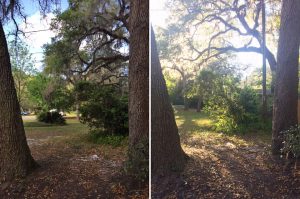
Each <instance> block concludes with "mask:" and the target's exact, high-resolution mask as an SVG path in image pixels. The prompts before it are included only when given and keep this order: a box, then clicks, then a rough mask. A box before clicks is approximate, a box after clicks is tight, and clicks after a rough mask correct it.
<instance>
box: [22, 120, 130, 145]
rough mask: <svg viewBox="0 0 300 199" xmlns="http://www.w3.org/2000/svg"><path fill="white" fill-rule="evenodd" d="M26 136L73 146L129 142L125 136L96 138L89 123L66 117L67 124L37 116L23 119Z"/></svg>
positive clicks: (123, 143)
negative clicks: (90, 130)
mask: <svg viewBox="0 0 300 199" xmlns="http://www.w3.org/2000/svg"><path fill="white" fill-rule="evenodd" d="M23 122H24V127H25V132H26V136H27V138H29V139H34V140H45V139H47V141H49V142H55V143H58V142H62V143H66V144H68V145H69V146H71V147H72V148H77V149H79V148H82V147H92V146H95V145H111V146H113V147H118V146H123V145H125V144H126V143H127V137H124V136H99V137H97V139H96V138H94V137H93V136H94V135H93V134H91V133H89V128H88V126H87V125H85V124H82V123H80V122H79V121H78V120H76V119H66V123H67V124H66V125H55V124H47V123H43V122H38V121H36V119H35V117H25V118H24V119H23Z"/></svg>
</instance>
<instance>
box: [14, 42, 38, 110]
mask: <svg viewBox="0 0 300 199" xmlns="http://www.w3.org/2000/svg"><path fill="white" fill-rule="evenodd" d="M8 48H9V54H10V61H11V65H12V74H13V77H14V82H15V87H16V91H17V96H18V101H19V103H20V106H21V108H22V109H23V110H28V109H30V108H32V106H33V105H32V103H31V102H30V99H29V93H28V89H27V83H28V82H29V80H30V78H31V77H32V76H33V75H34V74H36V69H35V68H34V65H33V59H32V54H31V53H30V52H29V49H28V48H29V47H28V46H27V45H26V44H25V43H24V42H22V41H19V40H17V41H11V42H9V45H8Z"/></svg>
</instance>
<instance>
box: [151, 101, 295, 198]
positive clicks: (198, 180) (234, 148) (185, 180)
mask: <svg viewBox="0 0 300 199" xmlns="http://www.w3.org/2000/svg"><path fill="white" fill-rule="evenodd" d="M174 108H175V115H176V120H177V125H178V129H179V131H180V137H181V141H182V146H183V149H184V150H185V152H186V153H187V154H188V155H189V156H190V157H191V159H190V161H189V162H188V164H187V166H186V168H185V171H184V172H183V173H182V174H181V175H180V176H177V177H176V178H173V179H172V180H170V181H168V182H166V183H165V184H163V185H162V184H160V186H157V187H158V189H156V190H155V193H154V194H153V196H154V197H153V198H164V197H166V198H167V197H168V198H173V197H174V198H297V196H299V195H300V189H299V188H298V187H299V186H300V180H299V176H298V177H297V175H296V176H295V175H294V174H295V172H294V174H292V173H290V174H285V173H283V160H282V159H278V158H274V157H272V156H271V155H270V145H269V143H270V142H269V141H270V137H271V136H270V134H269V133H263V132H250V133H248V134H245V135H234V134H232V135H226V134H222V133H217V132H214V131H213V130H212V122H211V121H210V122H209V119H208V117H207V115H205V114H203V113H196V112H193V111H184V110H183V109H182V108H180V107H174ZM164 186H166V187H164ZM159 189H165V190H168V191H165V192H163V191H159Z"/></svg>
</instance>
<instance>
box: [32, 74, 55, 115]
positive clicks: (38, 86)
mask: <svg viewBox="0 0 300 199" xmlns="http://www.w3.org/2000/svg"><path fill="white" fill-rule="evenodd" d="M49 83H50V78H48V77H47V76H45V75H44V74H42V73H39V74H37V75H36V76H34V77H32V78H31V79H30V81H29V82H28V84H27V89H28V92H29V98H30V100H31V101H32V102H33V103H34V104H35V105H36V108H38V109H49V108H48V107H47V102H46V99H45V98H44V95H43V93H44V92H45V90H46V88H47V86H48V84H49Z"/></svg>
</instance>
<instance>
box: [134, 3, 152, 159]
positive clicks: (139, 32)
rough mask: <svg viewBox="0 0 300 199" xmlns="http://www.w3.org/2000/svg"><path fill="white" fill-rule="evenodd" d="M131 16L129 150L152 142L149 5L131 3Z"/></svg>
mask: <svg viewBox="0 0 300 199" xmlns="http://www.w3.org/2000/svg"><path fill="white" fill-rule="evenodd" d="M130 12H131V13H130V30H129V31H130V57H129V145H130V146H129V147H130V148H131V149H136V147H135V146H136V145H141V143H143V144H144V145H145V144H146V145H147V143H148V141H149V1H144V0H132V1H131V2H130ZM146 145H145V147H148V145H147V146H146ZM145 150H146V149H145ZM133 153H135V152H133ZM144 155H145V156H147V157H144V158H148V154H144ZM132 161H133V162H132V163H133V164H139V163H138V162H139V161H140V160H138V159H135V158H134V157H132ZM135 161H137V162H135Z"/></svg>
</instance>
